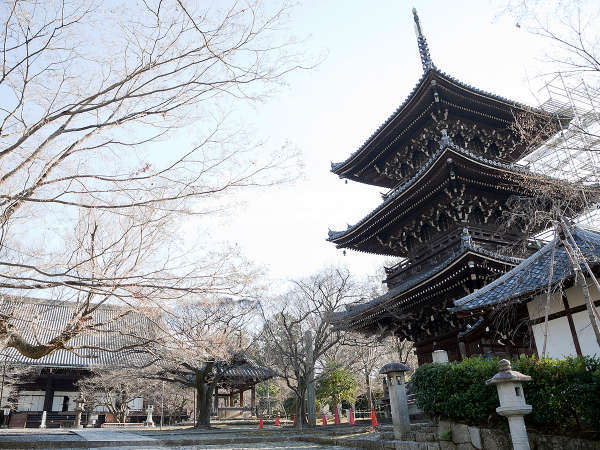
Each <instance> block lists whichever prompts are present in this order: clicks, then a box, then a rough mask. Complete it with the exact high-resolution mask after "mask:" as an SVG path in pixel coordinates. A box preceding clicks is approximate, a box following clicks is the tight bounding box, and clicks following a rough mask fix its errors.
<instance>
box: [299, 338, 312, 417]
mask: <svg viewBox="0 0 600 450" xmlns="http://www.w3.org/2000/svg"><path fill="white" fill-rule="evenodd" d="M304 346H305V349H306V361H307V363H308V364H310V366H311V367H312V370H311V371H310V372H309V373H308V374H307V375H308V382H307V385H306V403H307V408H306V409H307V413H308V426H309V427H316V426H317V406H316V402H315V398H316V395H315V369H314V361H313V339H312V332H311V331H310V330H309V331H307V332H306V333H304ZM298 419H299V420H302V417H299V418H298Z"/></svg>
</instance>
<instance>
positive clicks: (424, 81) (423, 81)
mask: <svg viewBox="0 0 600 450" xmlns="http://www.w3.org/2000/svg"><path fill="white" fill-rule="evenodd" d="M436 77H439V78H440V79H445V80H447V81H449V82H451V83H453V84H455V85H457V86H458V87H459V88H462V89H464V90H466V91H469V92H471V93H473V94H475V95H477V96H482V97H485V98H487V99H489V100H492V101H494V102H497V103H502V104H504V105H505V106H507V107H509V108H516V109H519V110H522V111H532V112H537V113H539V114H542V115H544V116H546V115H548V113H547V112H545V111H543V110H541V109H539V108H534V107H532V106H529V105H526V104H524V103H520V102H516V101H514V100H510V99H508V98H505V97H502V96H500V95H496V94H492V93H490V92H487V91H484V90H482V89H478V88H476V87H474V86H471V85H470V84H467V83H463V82H462V81H460V80H458V79H457V78H454V77H452V76H451V75H449V74H447V73H446V72H443V71H441V70H439V69H438V68H437V67H435V66H434V67H431V68H430V69H428V70H426V71H425V72H424V73H423V75H422V76H421V78H420V79H419V81H418V82H417V84H416V85H415V87H414V88H413V89H412V91H411V92H410V94H409V95H408V97H407V98H406V99H405V100H404V102H403V103H402V104H401V105H400V106H399V107H398V108H396V110H395V111H394V112H393V113H392V114H391V115H390V116H389V117H388V118H387V119H386V120H385V121H384V122H383V123H382V124H381V125H380V126H379V127H378V128H377V129H376V130H375V132H374V133H373V134H371V136H369V137H368V138H367V139H366V140H365V141H364V142H363V144H362V145H361V146H360V147H359V148H358V149H357V150H355V151H354V152H353V153H352V154H351V155H350V156H349V157H348V158H347V159H346V160H344V161H341V162H337V163H334V162H332V163H331V171H332V172H333V173H335V174H338V175H340V173H339V172H340V171H339V169H341V168H343V167H344V166H346V165H348V164H349V163H350V162H352V161H353V160H354V159H355V158H356V157H357V156H359V155H361V154H362V153H363V152H364V151H365V150H367V148H368V147H369V145H370V144H371V143H372V142H373V141H374V140H375V138H376V137H377V136H378V135H379V134H380V133H381V132H382V131H383V130H384V129H385V128H387V127H388V126H389V125H390V124H391V123H392V122H393V121H394V119H396V118H397V117H398V116H399V115H400V114H401V113H402V111H403V110H404V109H405V108H406V107H407V106H408V105H409V104H410V103H411V101H413V97H414V96H415V95H416V93H417V91H419V89H420V88H421V87H422V86H425V85H428V83H430V80H431V79H433V78H436Z"/></svg>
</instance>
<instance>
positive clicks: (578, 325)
mask: <svg viewBox="0 0 600 450" xmlns="http://www.w3.org/2000/svg"><path fill="white" fill-rule="evenodd" d="M573 322H574V324H575V330H576V331H577V337H578V338H579V346H580V347H581V353H583V354H584V355H590V356H593V355H597V356H600V347H599V346H598V342H597V341H596V335H595V334H594V330H593V329H592V325H591V324H590V320H589V317H588V313H587V311H581V312H578V313H576V314H573Z"/></svg>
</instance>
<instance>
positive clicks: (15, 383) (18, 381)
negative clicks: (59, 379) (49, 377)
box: [0, 357, 39, 409]
mask: <svg viewBox="0 0 600 450" xmlns="http://www.w3.org/2000/svg"><path fill="white" fill-rule="evenodd" d="M3 359H4V361H2V363H1V366H0V370H1V371H2V372H1V374H0V402H2V403H1V404H0V408H2V409H5V408H8V409H16V408H17V405H18V393H19V390H20V389H21V387H22V386H23V384H25V383H27V382H28V381H31V379H32V378H35V377H36V376H37V375H39V371H38V370H39V369H37V370H36V368H35V367H32V366H24V365H22V364H15V363H13V362H11V361H10V360H9V359H8V358H6V357H5V358H3Z"/></svg>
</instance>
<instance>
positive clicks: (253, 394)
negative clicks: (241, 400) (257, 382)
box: [250, 386, 256, 411]
mask: <svg viewBox="0 0 600 450" xmlns="http://www.w3.org/2000/svg"><path fill="white" fill-rule="evenodd" d="M250 408H252V411H254V410H255V409H256V386H252V388H251V389H250Z"/></svg>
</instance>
